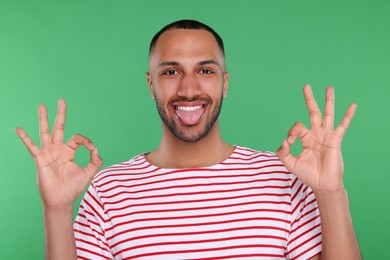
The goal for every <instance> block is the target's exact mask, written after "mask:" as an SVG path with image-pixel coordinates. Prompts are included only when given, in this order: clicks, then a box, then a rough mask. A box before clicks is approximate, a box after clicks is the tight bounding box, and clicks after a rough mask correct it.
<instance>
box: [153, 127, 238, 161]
mask: <svg viewBox="0 0 390 260" xmlns="http://www.w3.org/2000/svg"><path fill="white" fill-rule="evenodd" d="M233 150H234V147H233V146H231V145H229V144H227V143H225V142H224V141H223V140H222V138H221V136H220V132H219V124H218V122H216V123H215V125H214V126H213V128H212V129H211V130H210V132H209V133H208V134H207V135H206V136H205V137H203V138H202V139H201V140H199V141H198V142H194V143H188V142H183V141H181V140H179V139H177V138H176V137H175V136H174V135H172V133H171V132H170V131H169V130H168V129H167V128H166V127H165V126H163V138H162V140H161V143H160V146H159V147H158V148H157V149H156V150H154V151H152V152H150V153H149V154H148V155H147V157H146V159H147V160H148V161H149V162H150V163H151V164H153V165H155V166H157V167H160V168H197V167H206V166H211V165H215V164H218V163H220V162H222V161H223V160H225V159H226V158H227V157H229V156H230V154H231V153H232V152H233Z"/></svg>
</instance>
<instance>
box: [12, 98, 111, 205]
mask: <svg viewBox="0 0 390 260" xmlns="http://www.w3.org/2000/svg"><path fill="white" fill-rule="evenodd" d="M38 109H39V128H40V139H41V148H39V147H38V146H37V145H35V143H34V142H33V141H32V140H31V138H30V137H29V136H28V135H27V134H26V132H25V131H24V130H23V129H21V128H17V129H16V132H17V134H18V135H19V137H20V139H21V140H22V141H23V143H24V145H25V146H26V148H27V149H28V151H29V152H30V153H31V155H32V157H33V158H34V161H35V164H36V167H37V175H38V176H37V177H38V187H39V192H40V194H41V197H42V202H43V205H44V207H45V208H46V209H56V208H61V207H67V206H70V205H72V206H73V203H74V201H75V200H76V199H77V198H78V197H79V196H80V195H81V194H82V193H83V191H84V190H85V188H86V187H87V185H88V184H89V183H90V181H91V180H92V178H93V176H94V175H95V174H96V173H97V171H98V170H99V168H100V167H101V166H102V164H103V162H102V160H101V158H100V156H99V155H98V150H97V148H96V147H95V146H94V145H93V144H92V142H91V141H90V140H89V139H87V138H86V137H84V136H82V135H79V134H76V135H74V136H73V137H72V138H71V139H70V140H69V141H68V143H67V144H64V143H63V141H64V126H65V117H66V104H65V101H64V100H59V101H58V112H57V116H56V120H55V123H54V128H53V135H52V136H50V130H49V125H48V120H47V111H46V107H45V106H44V105H39V108H38ZM80 145H83V146H84V147H86V148H87V149H88V150H90V151H91V152H90V162H89V164H88V165H87V166H86V167H85V168H81V167H79V166H78V165H77V164H76V163H75V161H74V157H75V153H76V150H77V149H78V148H79V146H80Z"/></svg>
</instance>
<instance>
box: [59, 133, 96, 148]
mask: <svg viewBox="0 0 390 260" xmlns="http://www.w3.org/2000/svg"><path fill="white" fill-rule="evenodd" d="M66 145H67V146H69V147H70V148H72V149H73V150H75V151H76V150H77V149H78V148H79V146H80V145H83V146H84V147H85V148H87V149H88V150H92V149H94V148H95V146H94V145H93V143H92V141H91V140H89V139H88V138H87V137H85V136H83V135H80V134H75V135H74V136H72V138H71V139H70V140H69V141H68V143H67V144H66Z"/></svg>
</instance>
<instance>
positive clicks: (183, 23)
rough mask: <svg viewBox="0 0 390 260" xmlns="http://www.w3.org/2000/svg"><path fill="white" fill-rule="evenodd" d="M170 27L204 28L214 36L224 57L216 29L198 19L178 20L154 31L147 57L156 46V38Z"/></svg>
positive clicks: (220, 39) (170, 28)
mask: <svg viewBox="0 0 390 260" xmlns="http://www.w3.org/2000/svg"><path fill="white" fill-rule="evenodd" d="M172 29H184V30H206V31H208V32H209V33H211V34H212V35H213V36H214V38H215V40H216V41H217V43H218V46H219V49H220V51H221V52H222V55H223V56H224V57H225V48H224V46H223V40H222V38H221V37H220V36H219V35H218V33H217V32H216V31H214V30H213V29H212V28H211V27H209V26H208V25H206V24H204V23H201V22H198V21H195V20H179V21H176V22H173V23H170V24H168V25H167V26H165V27H164V28H162V29H161V30H160V31H159V32H158V33H156V35H154V37H153V39H152V41H151V42H150V46H149V57H150V56H151V54H152V52H153V50H154V47H155V46H156V43H157V41H158V39H159V38H160V36H161V34H163V33H164V32H166V31H168V30H172Z"/></svg>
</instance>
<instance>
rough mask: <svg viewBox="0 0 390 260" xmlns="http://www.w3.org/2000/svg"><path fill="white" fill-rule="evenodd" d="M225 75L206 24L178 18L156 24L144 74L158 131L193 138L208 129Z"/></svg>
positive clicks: (216, 42) (215, 40)
mask: <svg viewBox="0 0 390 260" xmlns="http://www.w3.org/2000/svg"><path fill="white" fill-rule="evenodd" d="M228 78H229V74H228V73H227V72H226V71H225V57H224V49H223V42H222V39H221V38H220V37H219V36H218V34H217V33H215V32H214V30H212V29H211V28H210V27H208V26H207V25H204V24H202V23H199V22H197V21H190V20H183V21H177V22H174V23H172V24H170V25H168V26H166V27H164V28H163V29H162V30H160V31H159V32H158V33H157V34H156V36H155V37H154V38H153V40H152V42H151V44H150V51H149V72H147V80H148V85H149V89H150V92H151V94H152V97H153V98H154V99H155V100H156V106H157V109H158V112H159V114H160V117H161V119H162V121H163V122H164V125H163V135H164V134H173V136H175V137H176V138H177V139H179V140H181V141H184V142H197V141H199V140H201V139H202V138H203V137H205V136H206V135H207V134H208V133H209V132H210V131H212V130H213V129H214V126H215V122H216V121H217V119H218V115H219V112H220V109H221V106H222V100H223V98H224V97H226V91H227V85H228ZM166 130H169V131H166ZM163 137H164V136H163Z"/></svg>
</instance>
